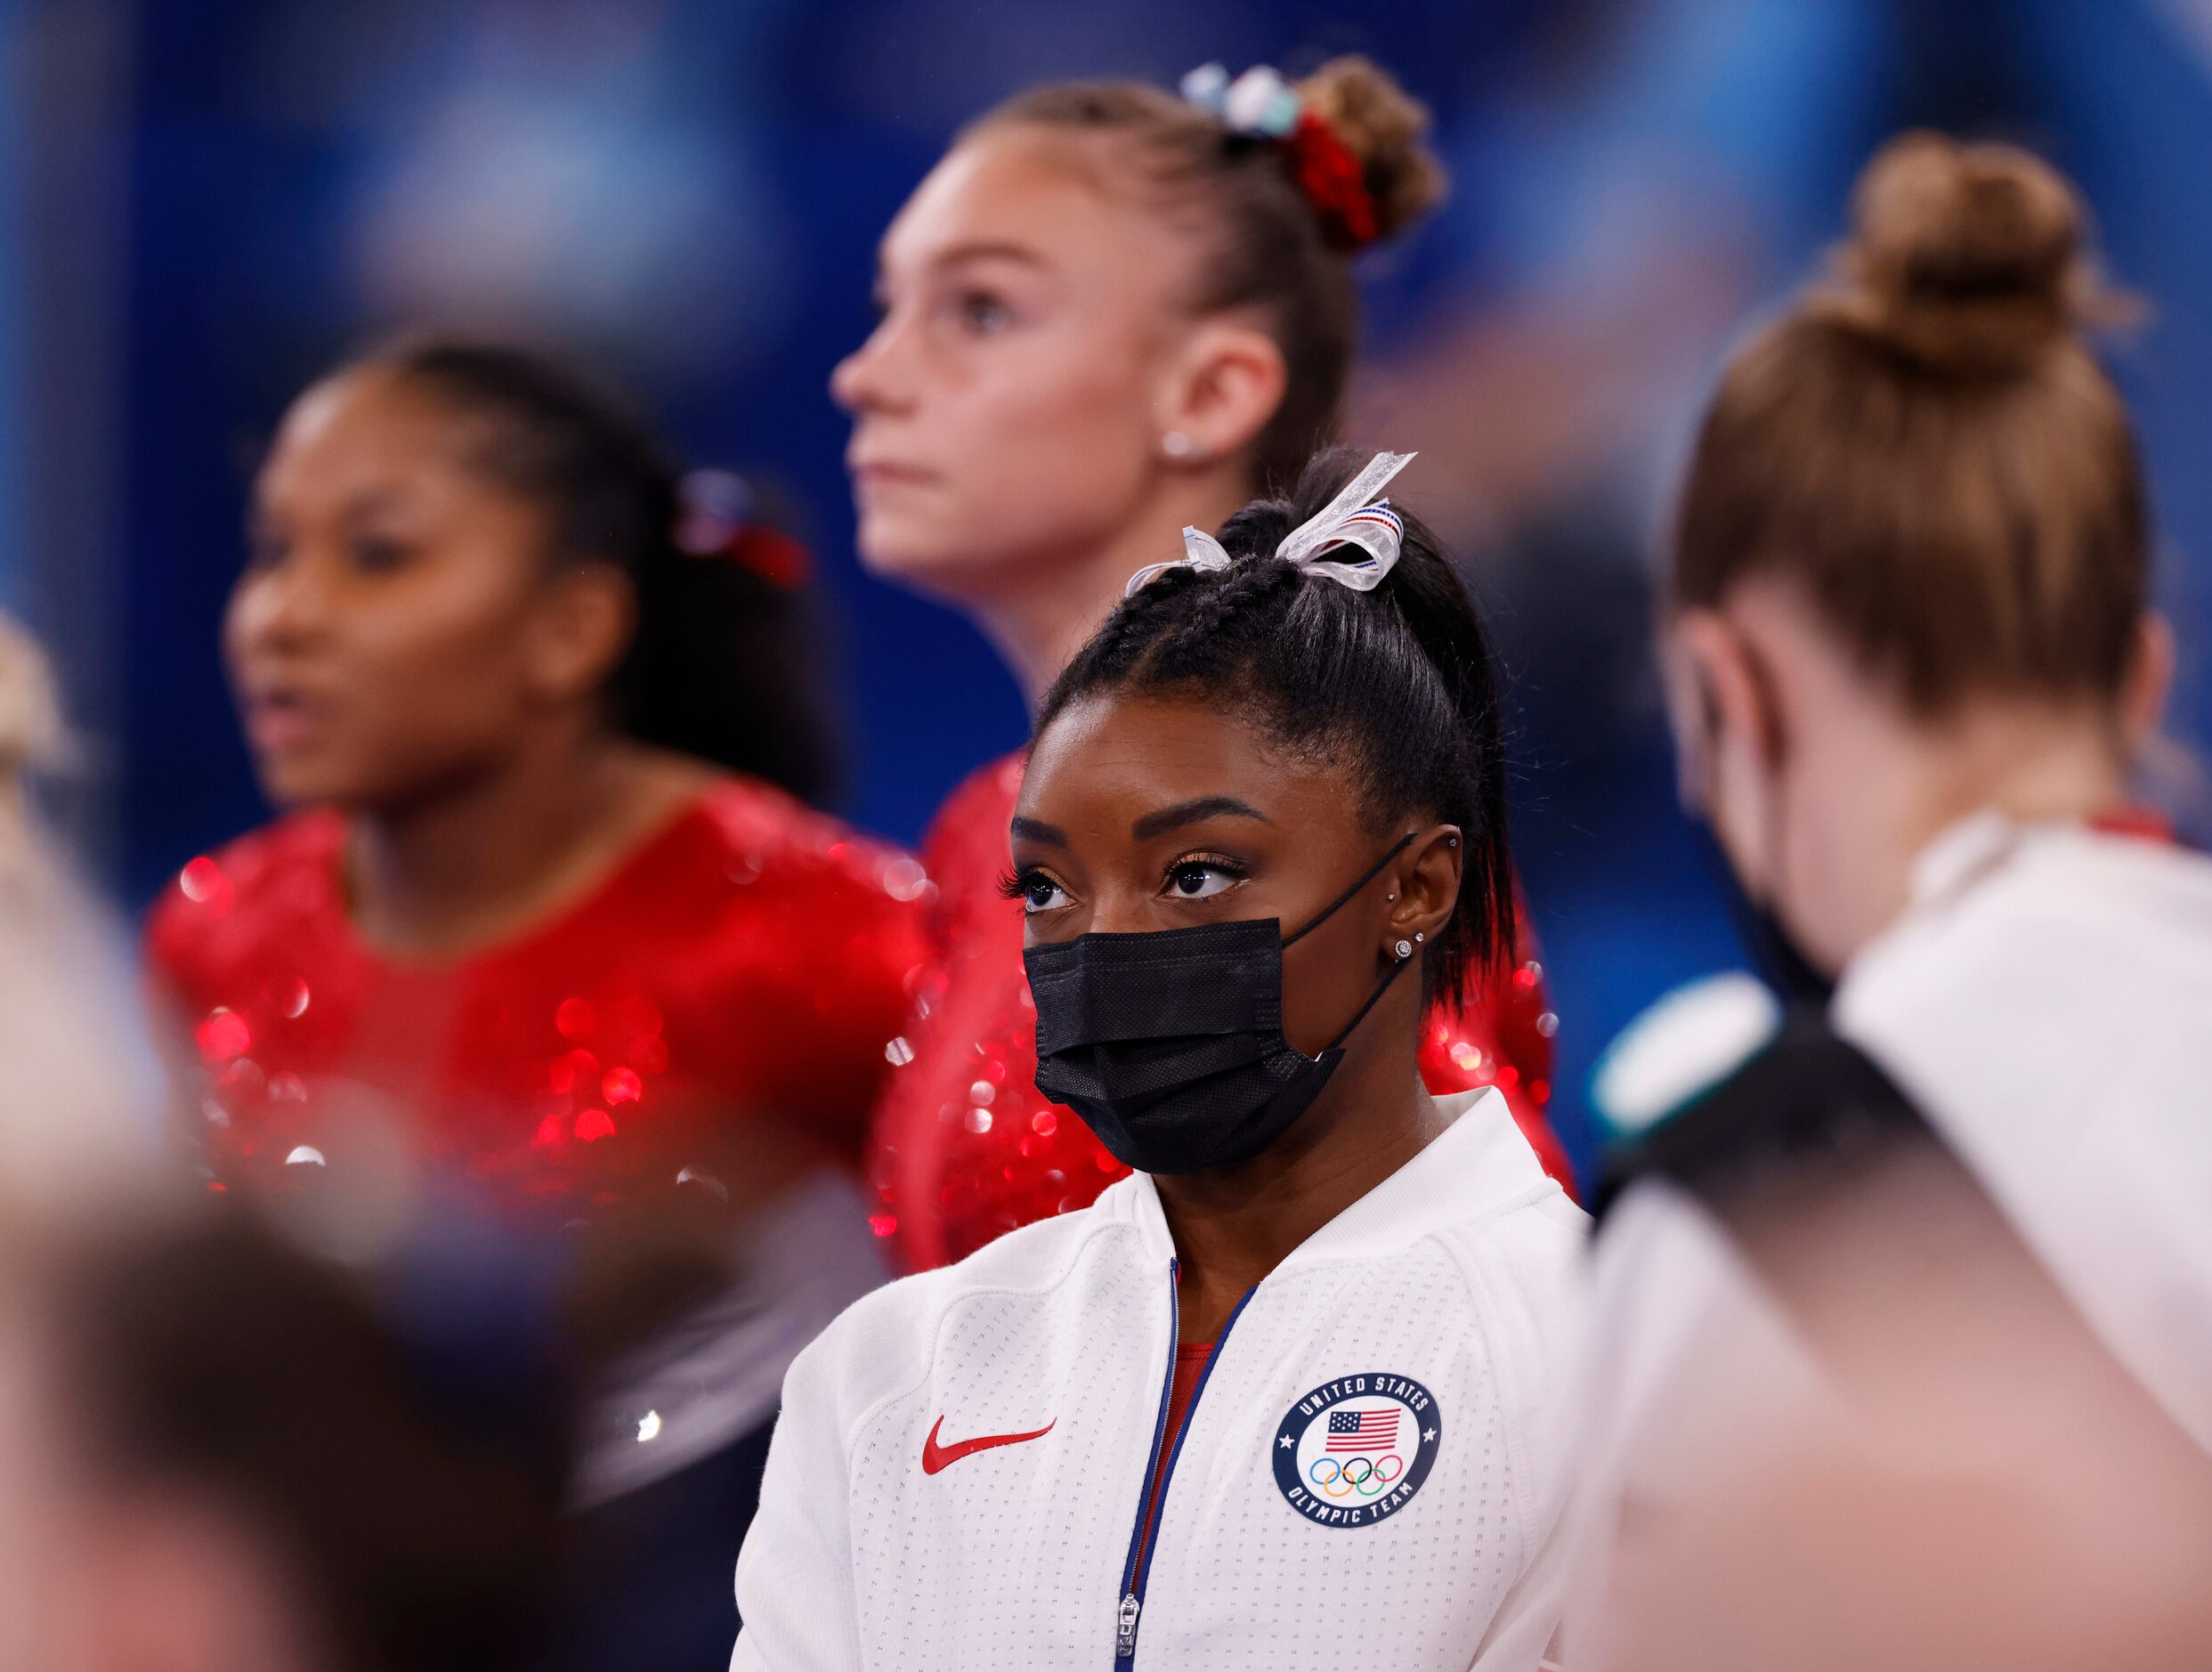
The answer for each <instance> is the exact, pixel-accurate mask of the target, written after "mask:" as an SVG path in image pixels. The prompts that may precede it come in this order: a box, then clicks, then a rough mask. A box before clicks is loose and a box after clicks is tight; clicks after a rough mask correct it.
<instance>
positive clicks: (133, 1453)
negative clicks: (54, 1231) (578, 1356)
mask: <svg viewBox="0 0 2212 1672" xmlns="http://www.w3.org/2000/svg"><path fill="white" fill-rule="evenodd" d="M19 1232H20V1227H19V1226H15V1225H12V1224H10V1225H6V1226H0V1247H4V1248H5V1252H6V1255H7V1257H6V1260H5V1262H4V1267H0V1550H4V1551H5V1552H6V1554H7V1558H8V1574H9V1582H8V1584H7V1585H6V1586H5V1587H0V1657H4V1662H5V1664H6V1665H8V1666H10V1667H12V1668H18V1667H20V1668H27V1669H28V1668H36V1672H523V1669H524V1668H530V1667H532V1666H535V1665H537V1664H539V1661H538V1660H537V1658H536V1657H537V1655H538V1653H539V1651H540V1649H541V1648H542V1646H543V1639H544V1635H545V1629H546V1621H547V1613H548V1608H547V1604H548V1603H549V1601H550V1598H551V1596H552V1595H553V1592H554V1588H555V1584H556V1582H557V1574H558V1565H557V1562H556V1559H555V1558H556V1538H557V1534H558V1527H559V1515H558V1509H559V1503H560V1496H561V1479H560V1469H559V1461H558V1460H559V1441H558V1436H557V1430H556V1429H555V1426H554V1425H553V1424H551V1423H550V1422H548V1421H546V1420H544V1418H545V1416H547V1414H548V1413H549V1412H550V1409H551V1406H550V1404H549V1402H545V1401H540V1400H534V1399H532V1398H531V1396H529V1395H528V1394H525V1395H523V1397H522V1398H521V1399H519V1400H505V1401H500V1402H498V1403H497V1405H496V1408H495V1406H494V1405H493V1404H491V1403H488V1402H487V1401H485V1400H483V1399H482V1396H481V1394H475V1395H472V1397H471V1399H470V1400H469V1401H468V1408H459V1407H458V1406H457V1403H456V1402H455V1401H454V1400H451V1399H450V1398H449V1397H442V1395H441V1393H440V1392H439V1390H438V1389H437V1388H436V1387H435V1385H434V1383H433V1381H431V1380H428V1379H425V1376H423V1375H421V1374H420V1373H419V1371H418V1369H417V1367H416V1366H415V1365H414V1364H413V1363H411V1362H410V1361H409V1357H408V1355H407V1354H406V1353H405V1352H403V1351H401V1346H400V1343H399V1341H398V1340H397V1338H396V1337H395V1336H394V1335H393V1333H392V1332H391V1331H390V1330H389V1329H388V1328H387V1327H386V1326H385V1323H384V1322H383V1321H382V1320H381V1319H380V1318H379V1315H378V1313H377V1310H376V1308H375V1307H374V1306H373V1305H372V1303H371V1302H370V1300H369V1297H368V1295H366V1294H365V1293H363V1292H362V1291H361V1289H360V1288H359V1287H358V1286H357V1285H356V1284H355V1283H354V1282H353V1281H352V1280H351V1279H350V1278H348V1277H346V1276H345V1275H344V1274H343V1273H341V1272H340V1271H339V1270H337V1269H336V1268H335V1267H333V1266H331V1265H330V1264H328V1263H327V1262H323V1261H320V1260H318V1259H315V1258H312V1257H310V1256H309V1255H307V1254H303V1253H301V1252H299V1251H298V1250H297V1249H295V1248H292V1247H290V1246H287V1245H286V1244H285V1243H283V1242H282V1241H280V1240H279V1239H278V1238H276V1237H274V1236H272V1235H271V1234H269V1233H268V1232H267V1231H265V1230H260V1229H257V1228H256V1227H255V1225H254V1224H253V1223H252V1222H251V1221H250V1220H249V1219H248V1218H247V1216H246V1215H244V1214H243V1213H239V1212H238V1211H237V1210H235V1209H233V1208H231V1207H228V1206H224V1207H222V1208H219V1209H216V1210H215V1211H214V1212H212V1213H202V1214H198V1215H190V1214H185V1213H171V1212H165V1213H159V1214H156V1215H154V1216H151V1217H150V1218H146V1219H142V1220H140V1221H136V1222H123V1223H117V1222H113V1221H110V1222H108V1223H106V1224H105V1225H104V1226H103V1227H101V1229H99V1230H96V1231H95V1230H92V1229H91V1228H89V1227H87V1226H80V1227H79V1228H78V1231H77V1234H76V1235H74V1236H72V1237H69V1238H60V1239H53V1238H49V1239H45V1240H42V1241H39V1242H36V1243H32V1244H28V1245H27V1244H25V1243H24V1242H23V1241H21V1240H20V1237H19V1235H18V1233H19Z"/></svg>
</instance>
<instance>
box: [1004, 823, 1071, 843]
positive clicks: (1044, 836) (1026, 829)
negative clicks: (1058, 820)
mask: <svg viewBox="0 0 2212 1672" xmlns="http://www.w3.org/2000/svg"><path fill="white" fill-rule="evenodd" d="M1008 828H1009V830H1010V831H1011V832H1013V835H1014V840H1017V841H1025V842H1041V843H1043V844H1044V845H1045V846H1046V847H1048V848H1065V847H1066V846H1067V832H1065V831H1064V830H1062V829H1061V828H1060V827H1059V826H1058V825H1057V824H1044V823H1042V822H1041V821H1040V820H1037V819H1033V818H1017V819H1016V820H1015V821H1014V823H1013V824H1011V825H1009V827H1008Z"/></svg>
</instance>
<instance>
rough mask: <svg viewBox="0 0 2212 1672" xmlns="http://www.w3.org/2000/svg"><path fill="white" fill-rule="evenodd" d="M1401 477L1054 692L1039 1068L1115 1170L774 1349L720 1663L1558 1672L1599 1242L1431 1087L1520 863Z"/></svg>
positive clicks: (1147, 583)
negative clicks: (795, 1353)
mask: <svg viewBox="0 0 2212 1672" xmlns="http://www.w3.org/2000/svg"><path fill="white" fill-rule="evenodd" d="M1409 458H1410V455H1407V454H1403V453H1383V454H1379V455H1377V456H1376V457H1375V458H1373V459H1365V458H1360V457H1357V456H1353V455H1350V454H1349V453H1348V452H1346V451H1344V450H1335V451H1332V452H1330V453H1325V454H1324V455H1322V456H1321V457H1320V458H1318V459H1316V460H1315V461H1314V463H1313V465H1312V467H1310V468H1309V469H1308V470H1307V471H1306V472H1304V473H1303V474H1302V475H1301V477H1300V480H1299V482H1298V483H1297V485H1296V487H1295V488H1294V489H1293V490H1292V493H1291V494H1290V495H1288V496H1286V497H1285V498H1284V499H1265V500H1260V501H1258V502H1255V503H1254V504H1252V505H1250V506H1247V507H1244V509H1242V510H1241V511H1239V512H1237V513H1236V515H1233V516H1231V517H1230V518H1229V519H1228V521H1227V522H1226V523H1224V524H1223V525H1222V529H1221V537H1220V540H1219V541H1218V542H1217V541H1214V540H1211V538H1209V537H1205V536H1195V537H1194V538H1193V539H1192V540H1191V541H1190V543H1189V545H1188V547H1187V548H1186V549H1187V554H1188V555H1187V556H1185V557H1178V558H1175V559H1173V560H1171V561H1170V560H1167V559H1165V558H1162V559H1156V560H1155V561H1154V562H1152V563H1150V564H1147V565H1146V566H1145V567H1143V568H1142V569H1140V570H1138V572H1136V573H1135V574H1134V575H1133V576H1131V577H1129V578H1128V579H1127V580H1126V581H1125V583H1124V584H1125V588H1126V590H1127V597H1126V599H1125V601H1124V602H1123V603H1122V605H1120V607H1119V608H1118V609H1116V610H1115V612H1114V614H1113V615H1111V616H1110V617H1108V618H1107V620H1106V623H1105V625H1104V626H1102V627H1101V628H1100V629H1098V633H1097V635H1096V636H1094V637H1092V638H1091V639H1090V642H1089V643H1088V644H1086V645H1084V646H1083V647H1082V650H1081V651H1080V652H1079V653H1077V655H1076V656H1075V657H1074V660H1073V661H1071V662H1070V663H1069V664H1068V666H1067V668H1066V669H1065V670H1064V671H1063V672H1062V673H1061V674H1060V676H1059V677H1058V678H1057V679H1056V680H1055V681H1054V682H1053V685H1052V687H1051V689H1050V690H1049V692H1048V693H1047V694H1046V695H1045V698H1044V701H1043V702H1042V703H1041V705H1040V707H1039V710H1038V717H1037V728H1036V733H1035V735H1034V737H1033V740H1032V743H1031V748H1030V753H1029V763H1028V770H1027V772H1026V774H1025V776H1024V779H1023V783H1022V788H1021V799H1020V801H1019V803H1018V810H1017V812H1016V814H1015V816H1014V817H1013V822H1012V826H1011V836H1012V840H1013V850H1014V851H1013V858H1014V869H1013V871H1012V872H1011V873H1010V874H1009V876H1008V877H1007V879H1006V881H1005V891H1006V893H1007V894H1008V896H1009V897H1011V898H1013V899H1017V900H1018V901H1019V902H1020V904H1021V906H1022V910H1023V914H1024V921H1025V929H1026V932H1025V952H1024V954H1023V960H1024V963H1025V967H1026V969H1027V970H1028V974H1029V978H1030V988H1031V991H1032V992H1033V994H1035V996H1036V1003H1037V1014H1036V1023H1035V1037H1036V1043H1037V1049H1038V1054H1039V1058H1040V1066H1039V1067H1038V1070H1037V1079H1038V1084H1040V1086H1041V1087H1042V1088H1043V1089H1044V1090H1046V1091H1047V1092H1051V1093H1054V1094H1057V1095H1058V1096H1059V1097H1061V1098H1063V1099H1065V1100H1066V1101H1067V1102H1068V1103H1069V1104H1070V1105H1071V1106H1073V1107H1074V1108H1078V1109H1080V1110H1081V1111H1082V1114H1083V1116H1084V1118H1085V1119H1086V1120H1088V1121H1089V1122H1090V1124H1091V1125H1092V1127H1093V1129H1094V1130H1096V1131H1097V1132H1098V1134H1099V1136H1100V1138H1101V1139H1102V1140H1103V1141H1105V1142H1106V1144H1107V1145H1108V1146H1109V1147H1110V1148H1111V1150H1112V1152H1113V1154H1114V1157H1116V1158H1117V1159H1118V1160H1120V1161H1121V1162H1122V1164H1123V1165H1126V1166H1128V1167H1130V1168H1131V1169H1133V1173H1132V1175H1131V1176H1130V1177H1128V1178H1126V1179H1123V1180H1122V1181H1120V1182H1119V1183H1117V1184H1115V1185H1114V1187H1113V1188H1112V1189H1109V1190H1107V1191H1106V1194H1105V1195H1103V1196H1102V1197H1099V1198H1098V1201H1096V1202H1095V1203H1093V1204H1091V1205H1090V1206H1088V1207H1086V1208H1084V1209H1083V1210H1082V1211H1080V1212H1078V1213H1069V1214H1064V1215H1061V1216H1058V1217H1056V1218H1053V1219H1048V1220H1043V1221H1040V1222H1038V1223H1036V1224H1034V1225H1031V1226H1028V1227H1025V1229H1023V1230H1019V1231H1017V1232H1014V1233H1012V1234H1011V1235H1009V1236H1008V1237H1006V1238H1003V1239H1001V1240H1000V1241H998V1242H995V1243H993V1244H991V1245H990V1246H987V1247H984V1248H983V1249H982V1250H980V1251H978V1252H977V1253H976V1254H971V1255H969V1256H968V1258H967V1259H966V1260H963V1261H961V1262H960V1263H959V1264H957V1265H953V1266H950V1267H946V1268H944V1269H941V1270H936V1271H928V1272H923V1273H920V1274H919V1275H917V1276H914V1277H911V1278H905V1279H903V1281H902V1282H900V1283H899V1284H897V1285H896V1286H894V1287H892V1288H889V1289H887V1290H884V1291H882V1292H880V1293H879V1294H878V1295H872V1296H870V1297H869V1298H868V1299H866V1300H863V1301H862V1302H860V1303H857V1304H856V1305H855V1307H854V1308H853V1309H852V1310H851V1311H848V1312H847V1313H846V1315H845V1316H844V1317H843V1318H841V1319H839V1320H838V1321H837V1323H836V1324H835V1325H833V1326H832V1327H831V1328H830V1329H829V1330H828V1331H827V1332H826V1333H825V1334H824V1335H822V1338H821V1339H820V1340H819V1341H817V1342H816V1343H814V1345H813V1346H811V1347H809V1348H808V1349H807V1350H806V1352H804V1353H802V1354H801V1355H800V1356H799V1359H798V1362H797V1363H796V1364H794V1365H793V1366H792V1368H791V1376H790V1383H789V1384H788V1385H787V1388H786V1392H785V1399H784V1408H783V1415H782V1419H781V1420H780V1422H779V1423H778V1424H777V1427H776V1434H775V1447H774V1453H773V1454H772V1456H771V1457H770V1459H769V1465H768V1475H767V1485H766V1489H765V1490H764V1492H763V1494H762V1501H761V1514H760V1519H759V1520H758V1522H755V1523H754V1527H753V1530H752V1533H751V1535H750V1536H749V1538H747V1540H746V1542H745V1551H744V1554H743V1555H742V1556H741V1558H740V1560H739V1562H738V1570H737V1589H738V1598H739V1602H740V1605H741V1611H742V1612H743V1614H744V1616H745V1632H744V1635H742V1636H741V1637H740V1638H739V1640H738V1644H737V1650H736V1653H735V1656H734V1659H733V1663H732V1664H733V1667H735V1668H747V1669H756V1672H861V1669H862V1668H869V1669H871V1672H875V1669H878V1668H880V1669H881V1672H890V1669H891V1668H902V1669H903V1668H914V1669H916V1672H919V1669H920V1668H952V1667H960V1668H974V1669H975V1672H985V1669H986V1668H989V1669H995V1672H1044V1669H1046V1668H1051V1669H1053V1672H1060V1669H1063V1668H1084V1667H1094V1666H1106V1665H1109V1664H1111V1665H1113V1666H1116V1667H1130V1666H1142V1667H1146V1668H1154V1669H1155V1672H1165V1669H1167V1668H1206V1672H1240V1669H1242V1672H1279V1669H1280V1668H1290V1667H1296V1666H1331V1667H1362V1668H1365V1667H1374V1668H1393V1672H1428V1669H1431V1668H1433V1669H1434V1672H1468V1668H1481V1669H1482V1672H1529V1668H1534V1667H1535V1665H1536V1664H1537V1661H1538V1659H1539V1657H1540V1656H1541V1655H1542V1654H1543V1653H1544V1649H1545V1646H1546V1644H1548V1643H1549V1642H1550V1640H1551V1637H1552V1631H1553V1629H1554V1627H1556V1625H1557V1624H1558V1620H1559V1615H1560V1603H1561V1589H1560V1587H1561V1584H1562V1581H1563V1579H1564V1568H1563V1566H1562V1563H1561V1560H1560V1556H1561V1546H1560V1540H1559V1537H1558V1534H1559V1530H1560V1508H1561V1506H1562V1504H1563V1502H1564V1500H1565V1497H1566V1494H1567V1486H1568V1478H1569V1473H1570V1467H1569V1458H1570V1455H1571V1454H1570V1453H1569V1452H1568V1449H1567V1442H1568V1433H1567V1428H1566V1424H1564V1422H1563V1421H1562V1420H1561V1419H1562V1417H1563V1416H1564V1414H1565V1404H1564V1395H1565V1394H1566V1393H1567V1392H1568V1391H1569V1389H1570V1388H1571V1386H1572V1383H1573V1375H1574V1371H1573V1365H1572V1362H1571V1358H1572V1354H1573V1352H1574V1351H1575V1348H1576V1342H1577V1329H1576V1327H1577V1325H1578V1324H1579V1322H1580V1310H1579V1307H1578V1304H1577V1301H1578V1297H1579V1293H1580V1290H1579V1284H1580V1277H1581V1262H1582V1257H1583V1246H1584V1231H1585V1230H1586V1228H1587V1225H1588V1220H1587V1218H1586V1216H1585V1215H1584V1213H1583V1212H1582V1211H1581V1209H1579V1208H1577V1207H1576V1206H1575V1205H1574V1204H1573V1203H1572V1202H1570V1201H1569V1200H1568V1198H1567V1197H1566V1195H1565V1194H1564V1192H1563V1191H1562V1190H1561V1189H1560V1186H1559V1185H1558V1183H1557V1182H1556V1181H1553V1180H1552V1179H1550V1178H1548V1177H1547V1176H1545V1174H1544V1170H1543V1168H1542V1167H1541V1166H1540V1165H1538V1164H1537V1161H1536V1157H1535V1155H1534V1153H1532V1152H1531V1150H1530V1149H1529V1148H1528V1145H1527V1141H1526V1140H1525V1139H1524V1138H1523V1136H1522V1134H1521V1132H1520V1131H1519V1127H1518V1126H1517V1125H1516V1124H1515V1122H1514V1119H1513V1116H1512V1114H1511V1109H1510V1108H1509V1107H1508V1106H1507V1104H1506V1101H1505V1099H1504V1097H1503V1094H1502V1093H1500V1092H1498V1091H1497V1090H1496V1089H1495V1088H1485V1089H1481V1090H1478V1091H1474V1092H1463V1093H1461V1094H1458V1095H1456V1096H1451V1097H1438V1096H1437V1095H1435V1094H1433V1093H1431V1092H1430V1091H1429V1089H1428V1088H1427V1086H1426V1085H1425V1084H1423V1083H1422V1075H1421V1052H1422V1041H1423V1039H1424V1038H1425V1037H1426V1035H1427V1032H1428V1028H1429V1018H1430V1012H1431V1005H1432V1002H1441V1003H1446V1004H1448V1003H1450V1002H1452V996H1453V995H1454V994H1460V993H1463V992H1465V991H1467V990H1468V986H1467V981H1466V978H1467V975H1468V973H1469V972H1470V971H1471V970H1480V969H1482V968H1483V967H1484V966H1485V965H1486V964H1490V963H1493V962H1494V961H1495V960H1496V959H1497V958H1498V957H1499V955H1500V954H1502V953H1503V950H1504V948H1505V947H1506V946H1509V945H1510V944H1511V937H1512V923H1513V906H1512V893H1513V882H1512V864H1511V856H1510V855H1509V853H1508V849H1507V841H1506V829H1505V763H1504V759H1503V749H1502V746H1501V741H1500V740H1501V734H1502V729H1503V728H1502V726H1501V721H1500V717H1499V711H1498V693H1497V687H1496V685H1495V670H1494V667H1493V664H1492V661H1491V659H1490V650H1489V644H1488V638H1487V633H1486V631H1485V629H1484V627H1483V624H1482V621H1481V619H1480V618H1479V616H1478V615H1477V613H1476V612H1475V610H1474V607H1473V605H1472V604H1471V601H1470V600H1469V598H1468V596H1467V593H1466V589H1465V588H1464V587H1463V584H1462V582H1461V581H1460V579H1459V577H1458V575H1457V574H1456V573H1455V572H1454V570H1453V568H1452V566H1451V564H1450V563H1449V561H1448V560H1447V559H1446V556H1445V555H1444V553H1443V552H1442V550H1441V549H1440V548H1438V546H1437V544H1436V541H1435V540H1434V538H1433V536H1431V535H1430V532H1428V530H1426V529H1425V528H1423V527H1422V525H1421V524H1420V523H1419V522H1418V521H1417V520H1416V519H1414V518H1413V517H1411V516H1409V515H1406V514H1405V513H1404V512H1403V511H1402V510H1401V509H1399V508H1398V507H1392V506H1391V505H1390V502H1389V501H1388V500H1387V499H1384V498H1383V497H1382V495H1383V491H1384V489H1385V487H1386V486H1387V484H1388V483H1390V479H1391V478H1392V477H1393V476H1395V475H1397V473H1398V470H1399V469H1400V468H1402V467H1404V466H1405V465H1406V462H1407V460H1408V459H1409ZM1170 549H1171V550H1172V549H1173V548H1170Z"/></svg>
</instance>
